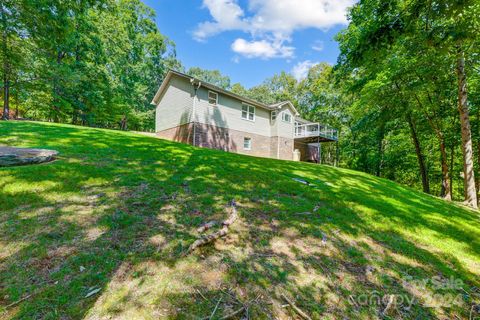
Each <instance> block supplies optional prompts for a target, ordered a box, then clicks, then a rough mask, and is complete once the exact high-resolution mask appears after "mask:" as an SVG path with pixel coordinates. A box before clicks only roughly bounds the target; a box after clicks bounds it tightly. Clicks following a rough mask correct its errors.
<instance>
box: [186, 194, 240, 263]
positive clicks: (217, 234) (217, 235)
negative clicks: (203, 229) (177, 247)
mask: <svg viewBox="0 0 480 320" xmlns="http://www.w3.org/2000/svg"><path fill="white" fill-rule="evenodd" d="M230 208H231V213H230V216H229V217H228V219H227V220H225V221H223V222H222V228H221V229H220V230H218V231H216V232H214V233H211V234H207V235H203V236H202V237H201V238H200V239H198V240H196V241H195V242H194V243H192V244H191V245H190V247H189V248H188V250H187V251H186V253H185V255H188V254H190V253H192V252H193V251H195V249H197V248H198V247H201V246H204V245H206V244H209V243H211V242H214V241H215V240H217V239H219V238H222V237H224V236H226V235H227V233H228V229H229V227H230V226H231V225H232V224H233V223H234V222H235V220H237V218H238V214H237V204H236V202H235V200H232V202H231V203H230Z"/></svg>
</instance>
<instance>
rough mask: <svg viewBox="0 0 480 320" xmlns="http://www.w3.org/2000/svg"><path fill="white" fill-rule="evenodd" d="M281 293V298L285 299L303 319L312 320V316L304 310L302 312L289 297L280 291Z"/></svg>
mask: <svg viewBox="0 0 480 320" xmlns="http://www.w3.org/2000/svg"><path fill="white" fill-rule="evenodd" d="M281 295H282V298H283V299H285V301H287V302H288V304H289V305H290V306H291V307H292V308H293V310H295V311H296V312H297V313H298V314H299V315H300V316H301V317H302V318H303V319H306V320H312V318H310V317H309V316H308V315H307V314H306V313H305V312H303V310H302V309H300V308H299V307H297V306H296V305H295V303H293V301H292V300H290V299H289V298H287V296H286V295H284V294H283V293H282V294H281Z"/></svg>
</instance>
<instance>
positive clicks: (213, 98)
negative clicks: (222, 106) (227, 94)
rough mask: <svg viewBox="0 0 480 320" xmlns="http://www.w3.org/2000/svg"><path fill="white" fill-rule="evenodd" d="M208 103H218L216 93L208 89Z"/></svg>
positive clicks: (214, 104)
mask: <svg viewBox="0 0 480 320" xmlns="http://www.w3.org/2000/svg"><path fill="white" fill-rule="evenodd" d="M208 103H209V104H211V105H213V106H216V105H217V103H218V94H217V93H216V92H213V91H208Z"/></svg>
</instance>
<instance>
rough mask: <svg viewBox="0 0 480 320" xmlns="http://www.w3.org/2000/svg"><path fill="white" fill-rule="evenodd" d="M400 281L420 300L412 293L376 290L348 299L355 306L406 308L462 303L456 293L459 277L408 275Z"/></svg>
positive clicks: (446, 305)
mask: <svg viewBox="0 0 480 320" xmlns="http://www.w3.org/2000/svg"><path fill="white" fill-rule="evenodd" d="M401 283H402V285H403V287H404V288H405V289H406V291H410V292H415V293H417V294H416V295H417V296H421V298H420V299H421V301H420V300H419V298H417V297H416V296H415V295H414V294H408V293H399V294H389V293H383V292H378V291H376V290H373V291H370V292H366V293H362V294H359V295H350V296H349V297H348V301H349V303H350V304H351V305H356V306H387V308H390V306H395V307H400V306H401V307H402V308H403V309H407V310H408V309H410V308H412V306H413V305H415V304H421V305H422V306H423V307H426V308H439V307H447V308H448V307H452V306H461V305H462V304H463V295H462V294H461V293H458V291H460V290H462V288H463V281H462V280H461V279H456V278H454V277H450V278H448V279H445V278H442V277H439V276H434V277H431V278H425V279H414V278H413V277H410V276H408V277H405V278H403V279H402V282H401Z"/></svg>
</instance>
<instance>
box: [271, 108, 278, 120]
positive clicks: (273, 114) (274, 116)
mask: <svg viewBox="0 0 480 320" xmlns="http://www.w3.org/2000/svg"><path fill="white" fill-rule="evenodd" d="M270 116H271V119H272V121H275V119H277V110H273V111H272V113H271V114H270Z"/></svg>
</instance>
